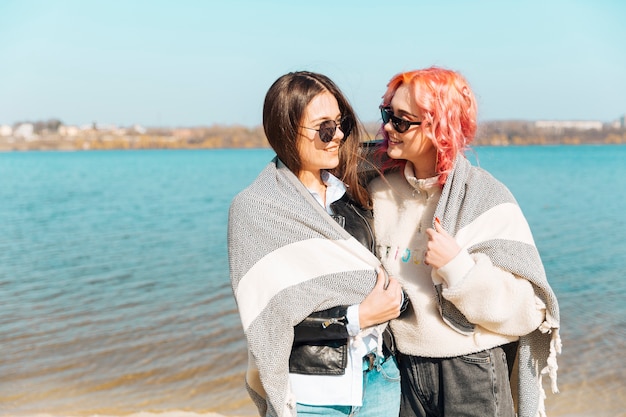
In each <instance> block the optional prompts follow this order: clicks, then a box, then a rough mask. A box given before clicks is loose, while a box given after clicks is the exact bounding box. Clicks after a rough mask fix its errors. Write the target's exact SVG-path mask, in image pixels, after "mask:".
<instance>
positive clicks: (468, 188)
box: [374, 156, 561, 417]
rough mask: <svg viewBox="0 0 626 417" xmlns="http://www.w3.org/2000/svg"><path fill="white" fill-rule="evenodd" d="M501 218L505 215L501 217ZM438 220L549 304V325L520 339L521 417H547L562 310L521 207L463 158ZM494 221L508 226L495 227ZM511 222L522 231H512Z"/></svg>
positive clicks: (466, 327) (447, 311)
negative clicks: (547, 388)
mask: <svg viewBox="0 0 626 417" xmlns="http://www.w3.org/2000/svg"><path fill="white" fill-rule="evenodd" d="M501 213H505V214H504V215H498V214H501ZM374 215H376V213H375V214H374ZM435 216H436V217H438V218H439V219H440V220H441V224H442V226H443V227H444V229H446V231H447V232H448V233H450V234H451V235H452V236H455V238H456V239H457V240H463V241H464V242H465V243H464V246H468V251H469V253H470V254H471V253H476V252H481V253H484V254H487V255H488V256H489V257H490V258H491V261H492V262H493V264H494V265H496V266H498V267H500V268H502V269H504V270H506V271H509V272H512V273H513V274H515V275H517V276H519V277H522V278H525V279H527V280H528V281H530V283H531V284H533V286H534V288H535V294H536V295H537V296H538V297H539V298H541V300H542V301H543V302H544V303H545V305H546V318H545V321H544V323H543V324H542V325H541V326H540V327H539V329H537V330H535V331H534V332H533V333H531V334H529V335H526V336H523V337H521V338H520V343H519V350H518V355H519V356H518V361H519V363H518V366H519V369H518V373H517V379H518V380H517V389H518V398H517V399H516V400H517V403H518V415H519V416H520V417H535V416H545V409H544V398H545V393H544V390H543V386H542V375H544V374H549V376H550V379H551V383H552V391H553V392H558V389H557V385H556V373H557V368H558V366H557V361H556V355H557V354H558V353H560V352H561V340H560V337H559V306H558V302H557V299H556V296H555V294H554V293H553V291H552V289H551V288H550V285H549V284H548V282H547V279H546V275H545V271H544V268H543V263H542V262H541V259H540V257H539V252H538V251H537V248H536V247H535V244H534V241H533V239H532V235H531V232H530V229H529V228H528V225H527V223H526V220H525V218H524V217H523V215H522V213H521V210H519V207H518V205H517V202H516V201H515V199H514V197H513V195H512V194H511V193H510V192H509V190H508V189H507V188H506V187H504V186H503V185H502V184H501V183H500V182H498V181H497V180H496V179H494V178H493V177H492V176H491V175H490V174H488V173H487V172H486V171H484V170H482V169H480V168H477V167H473V166H472V165H471V164H470V163H469V161H468V160H467V159H465V158H464V157H461V156H459V157H458V158H457V160H456V163H455V168H454V171H453V172H452V173H451V174H450V176H449V177H448V178H447V180H446V183H445V186H444V188H443V191H442V194H441V198H440V200H439V203H438V205H437V208H436V210H435ZM512 216H515V217H512ZM494 219H504V221H503V222H501V223H500V222H498V221H495V222H494ZM511 222H514V223H516V226H517V227H515V228H510V227H507V224H511ZM443 294H444V295H445V290H443ZM439 302H440V306H441V312H442V316H443V318H444V320H445V321H446V322H447V323H448V324H449V325H451V326H452V327H453V328H455V329H456V330H457V331H459V332H461V333H466V334H471V332H472V330H473V324H471V323H469V322H468V321H467V320H466V319H465V317H464V316H463V315H462V314H461V313H460V312H459V311H458V310H457V309H456V308H455V307H454V305H453V304H452V303H450V302H449V301H447V300H446V299H445V298H444V297H443V296H441V297H440V298H439Z"/></svg>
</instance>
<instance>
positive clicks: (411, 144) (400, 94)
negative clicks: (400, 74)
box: [384, 84, 437, 167]
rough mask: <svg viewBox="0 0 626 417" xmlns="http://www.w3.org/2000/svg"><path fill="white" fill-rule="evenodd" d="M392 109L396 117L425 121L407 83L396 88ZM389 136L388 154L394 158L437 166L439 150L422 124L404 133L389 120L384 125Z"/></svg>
mask: <svg viewBox="0 0 626 417" xmlns="http://www.w3.org/2000/svg"><path fill="white" fill-rule="evenodd" d="M390 107H391V111H392V112H393V115H394V116H395V117H398V118H401V119H404V120H407V121H409V122H421V121H423V119H424V117H423V113H422V110H421V109H420V108H418V107H417V105H416V104H415V101H414V100H412V99H411V93H410V90H409V88H408V86H406V85H404V84H403V85H401V86H400V87H398V89H397V90H396V93H395V95H394V96H393V98H392V99H391V103H390ZM384 129H385V132H387V135H388V136H389V146H388V148H387V155H389V157H390V158H392V159H406V160H408V161H411V162H412V163H413V164H414V165H416V166H417V165H423V164H425V163H427V164H430V163H431V162H432V166H433V167H434V166H435V162H436V158H437V152H436V149H435V147H434V145H433V143H432V141H431V140H430V138H428V137H426V135H424V131H423V130H422V126H421V125H411V126H410V127H409V128H408V130H407V131H406V132H404V133H400V132H398V131H397V130H396V129H395V128H394V127H393V125H392V122H391V121H389V122H388V123H386V124H385V126H384Z"/></svg>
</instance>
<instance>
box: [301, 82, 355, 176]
mask: <svg viewBox="0 0 626 417" xmlns="http://www.w3.org/2000/svg"><path fill="white" fill-rule="evenodd" d="M328 120H334V121H335V122H336V123H337V125H339V121H340V120H341V112H340V111H339V105H338V104H337V99H335V96H333V95H332V94H331V93H329V92H323V93H320V94H318V95H317V96H316V97H315V98H314V99H313V100H311V102H310V103H309V105H308V106H306V109H305V110H304V115H303V117H302V123H301V125H300V132H299V135H298V140H297V147H298V153H299V155H300V160H301V162H302V164H301V166H302V168H301V172H300V175H299V176H300V177H302V176H303V175H310V174H313V175H314V176H316V177H317V178H319V174H320V170H322V169H332V168H335V167H337V165H339V146H340V145H341V141H342V139H343V137H344V134H343V132H342V131H341V129H339V127H337V129H336V130H335V135H334V136H333V139H332V140H331V141H330V142H328V143H324V142H322V140H321V139H320V134H319V132H317V131H316V130H318V129H319V128H320V124H321V123H322V122H325V121H328ZM300 179H302V178H300Z"/></svg>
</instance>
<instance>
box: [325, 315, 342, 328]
mask: <svg viewBox="0 0 626 417" xmlns="http://www.w3.org/2000/svg"><path fill="white" fill-rule="evenodd" d="M345 320H346V318H345V317H339V318H335V317H333V318H330V319H328V320H326V321H325V322H323V323H322V328H323V329H325V328H327V327H328V326H330V325H333V324H341V325H342V326H345V325H346V323H345Z"/></svg>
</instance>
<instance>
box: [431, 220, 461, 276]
mask: <svg viewBox="0 0 626 417" xmlns="http://www.w3.org/2000/svg"><path fill="white" fill-rule="evenodd" d="M426 234H427V235H428V244H427V246H426V254H425V255H424V263H426V265H430V266H432V267H433V268H441V267H442V266H444V265H445V264H447V263H448V262H450V261H451V260H452V258H454V257H455V256H456V255H458V254H459V252H460V251H461V247H460V246H459V244H458V243H456V240H454V238H453V237H452V236H450V235H449V234H448V232H446V231H445V230H444V228H443V227H442V226H441V223H439V219H435V228H434V229H431V228H428V229H426Z"/></svg>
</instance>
